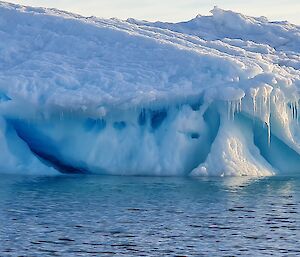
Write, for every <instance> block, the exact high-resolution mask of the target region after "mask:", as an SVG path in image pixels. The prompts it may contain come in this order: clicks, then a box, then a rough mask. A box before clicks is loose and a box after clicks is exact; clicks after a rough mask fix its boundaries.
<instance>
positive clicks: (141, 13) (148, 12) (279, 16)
mask: <svg viewBox="0 0 300 257" xmlns="http://www.w3.org/2000/svg"><path fill="white" fill-rule="evenodd" d="M10 2H13V3H17V4H23V5H30V6H42V7H54V8H58V9H62V10H66V11H70V12H75V13H78V14H81V15H84V16H97V17H102V18H111V17H116V18H120V19H127V18H136V19H140V20H149V21H157V20H160V21H170V22H176V21H184V20H190V19H192V18H194V17H195V16H196V15H197V14H202V15H208V14H209V11H210V10H211V9H213V7H214V6H215V5H216V6H218V7H219V8H222V9H230V10H233V11H236V12H241V13H243V14H247V15H251V16H266V17H267V18H269V20H276V21H278V20H288V21H290V22H292V23H295V24H298V25H300V0H77V1H76V0H43V1H42V0H16V1H14V0H11V1H10Z"/></svg>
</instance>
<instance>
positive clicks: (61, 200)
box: [0, 175, 300, 256]
mask: <svg viewBox="0 0 300 257" xmlns="http://www.w3.org/2000/svg"><path fill="white" fill-rule="evenodd" d="M299 246H300V177H267V178H245V177H242V178H169V177H165V178H154V177H113V176H93V175H86V176H85V175H78V176H77V175H76V176H57V177H34V176H31V177H26V176H4V175H1V176H0V256H113V255H114V256H239V255H240V256H263V255H264V256H265V255H268V256H271V255H272V256H299V255H300V248H299Z"/></svg>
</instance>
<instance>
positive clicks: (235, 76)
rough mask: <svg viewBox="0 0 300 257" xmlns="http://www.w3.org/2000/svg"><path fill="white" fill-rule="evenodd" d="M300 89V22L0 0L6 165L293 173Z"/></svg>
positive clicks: (52, 170) (16, 168)
mask: <svg viewBox="0 0 300 257" xmlns="http://www.w3.org/2000/svg"><path fill="white" fill-rule="evenodd" d="M299 88H300V27H299V26H296V25H293V24H290V23H288V22H269V21H268V20H267V19H266V18H264V17H260V18H254V17H248V16H244V15H242V14H238V13H234V12H232V11H225V10H221V9H219V8H214V10H213V11H212V15H211V16H200V15H198V16H197V17H196V18H195V19H193V20H191V21H187V22H181V23H163V22H156V23H151V22H146V21H138V20H134V19H128V20H127V21H122V20H118V19H100V18H96V17H82V16H79V15H75V14H71V13H67V12H63V11H59V10H55V9H45V8H32V7H24V6H20V5H14V4H9V3H6V2H0V137H1V141H0V149H1V155H0V172H7V173H21V174H31V173H37V174H56V173H59V172H62V173H100V174H114V175H159V176H178V175H184V176H186V175H195V176H197V175H205V176H207V175H214V176H247V175H248V176H268V175H273V174H278V173H284V174H286V173H297V172H299V170H300V168H299V167H300V130H299V125H298V112H299V92H298V91H299Z"/></svg>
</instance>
